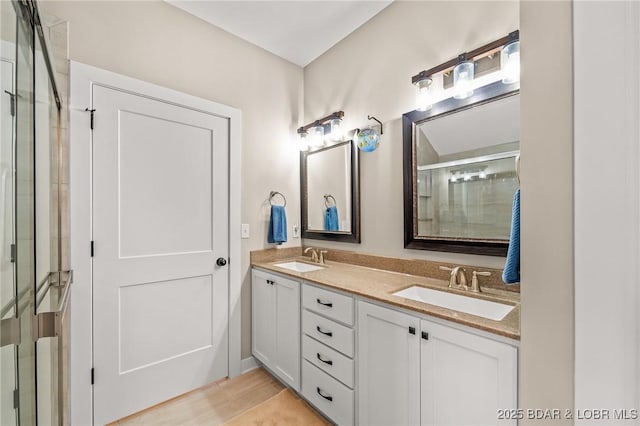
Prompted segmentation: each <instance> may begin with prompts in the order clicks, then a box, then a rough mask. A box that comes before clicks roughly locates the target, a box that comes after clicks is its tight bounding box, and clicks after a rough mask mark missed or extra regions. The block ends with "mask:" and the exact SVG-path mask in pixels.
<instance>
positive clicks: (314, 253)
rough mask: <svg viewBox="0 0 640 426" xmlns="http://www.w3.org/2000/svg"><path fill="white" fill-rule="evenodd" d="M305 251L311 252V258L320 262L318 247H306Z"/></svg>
mask: <svg viewBox="0 0 640 426" xmlns="http://www.w3.org/2000/svg"><path fill="white" fill-rule="evenodd" d="M304 252H305V253H308V252H311V260H312V261H314V262H316V263H319V261H318V252H317V251H316V249H314V248H313V247H307V248H306V249H304ZM323 263H324V259H323Z"/></svg>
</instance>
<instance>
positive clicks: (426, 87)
mask: <svg viewBox="0 0 640 426" xmlns="http://www.w3.org/2000/svg"><path fill="white" fill-rule="evenodd" d="M432 83H433V80H432V79H431V77H428V76H426V75H423V73H420V74H418V79H417V80H416V82H415V83H414V84H415V85H416V110H418V111H427V110H428V109H431V106H432V105H433V102H432V100H431V84H432Z"/></svg>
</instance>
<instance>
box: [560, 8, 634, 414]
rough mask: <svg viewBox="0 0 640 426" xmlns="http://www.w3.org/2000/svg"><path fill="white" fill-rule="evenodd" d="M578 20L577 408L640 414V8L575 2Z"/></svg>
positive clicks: (576, 64)
mask: <svg viewBox="0 0 640 426" xmlns="http://www.w3.org/2000/svg"><path fill="white" fill-rule="evenodd" d="M573 16H574V29H573V34H574V43H575V51H574V66H575V69H576V73H575V80H574V88H575V89H574V90H575V93H574V99H575V102H574V105H575V155H574V159H575V160H574V161H575V276H576V278H575V280H576V289H575V293H576V294H575V303H576V328H575V334H576V336H575V339H576V342H575V345H576V360H575V406H576V408H582V409H585V408H591V407H598V408H603V409H610V410H612V409H623V408H627V409H628V408H636V409H640V399H639V398H640V389H638V386H639V385H640V377H639V373H640V368H639V367H640V366H639V365H638V363H639V362H640V360H639V356H640V352H639V351H638V344H639V343H640V339H638V333H639V332H640V329H639V324H638V308H639V307H640V304H639V301H638V297H639V296H640V291H639V290H638V289H639V288H640V273H639V269H638V268H639V262H638V259H639V258H640V250H639V245H640V232H639V227H638V222H639V221H640V204H639V202H640V196H639V193H640V180H639V179H640V178H639V177H640V174H639V173H638V164H639V163H640V151H639V147H638V138H639V137H640V121H639V118H640V4H639V3H637V2H635V1H626V2H578V3H576V4H575V5H574V14H573ZM594 27H597V28H598V31H593V28H594ZM603 34H606V35H607V36H606V37H603V36H602V35H603ZM594 52H606V58H607V59H606V60H603V58H602V56H601V55H594ZM612 64H614V65H613V67H612ZM607 75H611V76H615V77H613V78H604V79H603V77H604V76H607ZM594 82H602V83H600V84H594ZM594 348H596V350H594ZM577 423H580V424H586V423H590V424H591V423H593V422H592V421H581V422H577ZM603 423H609V424H620V423H622V422H620V421H616V420H613V419H612V420H611V421H607V422H603ZM629 423H634V424H638V422H637V420H636V421H635V422H629Z"/></svg>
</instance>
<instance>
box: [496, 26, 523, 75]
mask: <svg viewBox="0 0 640 426" xmlns="http://www.w3.org/2000/svg"><path fill="white" fill-rule="evenodd" d="M500 66H501V68H502V82H503V83H504V84H511V83H517V82H518V81H520V40H519V38H518V32H517V31H514V32H512V33H511V34H509V43H507V44H505V46H504V47H503V48H502V52H501V53H500Z"/></svg>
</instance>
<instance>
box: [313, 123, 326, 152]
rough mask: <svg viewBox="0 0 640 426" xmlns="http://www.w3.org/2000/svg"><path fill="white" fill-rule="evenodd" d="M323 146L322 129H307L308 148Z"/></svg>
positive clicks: (317, 127)
mask: <svg viewBox="0 0 640 426" xmlns="http://www.w3.org/2000/svg"><path fill="white" fill-rule="evenodd" d="M323 145H324V127H322V126H316V127H312V128H311V129H309V146H312V147H314V148H317V147H320V146H323Z"/></svg>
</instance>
